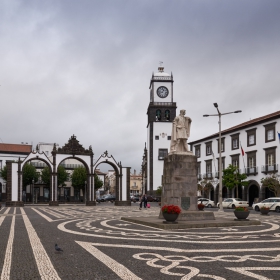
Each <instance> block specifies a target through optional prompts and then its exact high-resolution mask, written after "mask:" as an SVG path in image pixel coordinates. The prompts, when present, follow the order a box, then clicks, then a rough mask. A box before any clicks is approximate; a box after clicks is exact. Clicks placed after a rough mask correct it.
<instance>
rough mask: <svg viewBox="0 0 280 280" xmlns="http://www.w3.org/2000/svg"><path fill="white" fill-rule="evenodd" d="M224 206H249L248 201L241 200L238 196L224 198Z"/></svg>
mask: <svg viewBox="0 0 280 280" xmlns="http://www.w3.org/2000/svg"><path fill="white" fill-rule="evenodd" d="M222 205H223V207H224V208H232V209H234V208H235V207H249V203H248V202H247V201H243V200H241V199H240V198H226V199H225V200H224V201H223V204H222ZM217 207H218V208H219V203H217Z"/></svg>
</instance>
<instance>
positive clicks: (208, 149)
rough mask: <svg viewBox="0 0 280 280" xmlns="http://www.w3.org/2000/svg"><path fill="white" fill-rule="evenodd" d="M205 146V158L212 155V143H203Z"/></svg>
mask: <svg viewBox="0 0 280 280" xmlns="http://www.w3.org/2000/svg"><path fill="white" fill-rule="evenodd" d="M205 145H206V156H209V155H212V141H211V142H207V143H205Z"/></svg>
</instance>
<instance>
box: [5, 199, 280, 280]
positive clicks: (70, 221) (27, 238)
mask: <svg viewBox="0 0 280 280" xmlns="http://www.w3.org/2000/svg"><path fill="white" fill-rule="evenodd" d="M206 211H214V210H213V209H212V210H206ZM158 213H159V207H158V206H157V205H156V204H154V205H152V207H151V208H150V209H146V210H144V209H142V210H141V211H140V210H138V207H137V206H136V205H133V206H131V207H117V206H114V205H113V204H110V203H108V204H101V205H98V206H96V207H85V206H73V205H68V206H59V207H48V206H35V207H34V206H28V207H24V208H5V207H4V208H2V210H1V211H0V237H1V238H0V272H1V276H0V277H1V280H2V279H21V280H22V279H96V280H99V279H104V280H111V279H112V280H115V279H116V280H117V279H125V280H127V279H131V280H134V279H135V280H137V279H149V280H150V279H151V280H153V279H160V280H161V279H163V280H164V279H168V280H170V279H174V280H177V279H178V280H179V279H183V280H186V279H192V280H198V279H203V280H204V279H217V280H223V279H234V280H239V279H242V280H243V279H244V280H247V279H248V280H249V279H259V280H267V279H280V276H279V275H280V266H279V261H280V244H279V243H280V231H279V224H280V214H278V213H272V214H270V215H269V216H262V215H260V214H259V213H256V212H255V211H251V213H250V216H249V217H250V218H251V219H260V220H261V221H262V225H261V226H250V227H247V226H244V227H229V228H201V229H187V230H176V231H164V230H160V229H154V228H151V227H147V226H142V225H137V224H132V223H129V222H124V221H122V220H121V217H139V216H157V215H158ZM215 216H217V217H225V218H228V219H234V216H233V213H232V211H231V210H229V211H226V212H222V213H221V212H218V211H215ZM56 243H57V244H58V246H59V247H61V248H62V249H63V252H56V251H55V244H56Z"/></svg>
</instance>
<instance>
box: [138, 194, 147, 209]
mask: <svg viewBox="0 0 280 280" xmlns="http://www.w3.org/2000/svg"><path fill="white" fill-rule="evenodd" d="M147 201H148V199H147V196H146V194H143V195H142V197H141V202H140V207H139V210H141V209H142V205H143V204H144V208H147ZM142 203H143V204H142Z"/></svg>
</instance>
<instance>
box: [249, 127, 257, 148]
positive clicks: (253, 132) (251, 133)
mask: <svg viewBox="0 0 280 280" xmlns="http://www.w3.org/2000/svg"><path fill="white" fill-rule="evenodd" d="M256 130H257V129H256V128H252V129H249V130H246V132H247V146H254V145H256Z"/></svg>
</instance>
